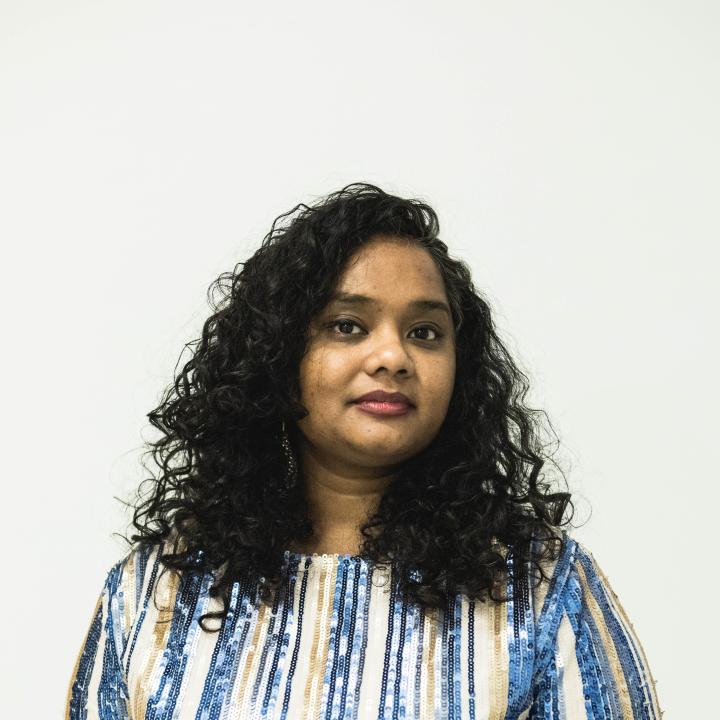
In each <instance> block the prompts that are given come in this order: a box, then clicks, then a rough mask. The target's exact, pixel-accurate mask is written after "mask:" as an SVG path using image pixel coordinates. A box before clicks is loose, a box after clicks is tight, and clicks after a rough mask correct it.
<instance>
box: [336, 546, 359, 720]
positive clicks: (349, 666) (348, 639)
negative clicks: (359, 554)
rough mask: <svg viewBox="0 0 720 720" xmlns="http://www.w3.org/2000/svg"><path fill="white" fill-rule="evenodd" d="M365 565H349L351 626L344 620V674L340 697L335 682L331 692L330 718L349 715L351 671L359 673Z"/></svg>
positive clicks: (347, 614) (346, 600) (341, 662)
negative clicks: (361, 601) (361, 605)
mask: <svg viewBox="0 0 720 720" xmlns="http://www.w3.org/2000/svg"><path fill="white" fill-rule="evenodd" d="M362 568H363V563H362V562H361V561H360V560H357V559H354V560H353V561H352V562H351V564H350V565H349V570H350V577H349V582H350V590H349V591H346V592H345V593H344V595H343V602H344V608H343V618H349V624H347V623H346V621H345V620H343V628H344V627H345V626H346V625H347V631H345V630H344V629H343V635H342V638H343V639H342V640H341V646H340V651H341V656H340V660H339V664H338V673H342V680H341V682H340V686H341V689H340V696H339V697H334V696H333V694H332V693H334V692H335V689H334V688H335V683H334V682H333V690H332V692H331V696H330V698H331V704H330V705H329V708H328V709H329V710H331V711H332V713H331V715H330V717H332V718H335V717H345V716H346V715H347V713H348V707H347V703H348V687H349V684H350V677H351V670H353V671H355V672H357V669H358V663H357V656H358V653H357V649H356V646H357V643H358V642H362V637H363V630H364V627H363V621H362V618H360V622H361V627H360V628H359V629H358V628H357V627H356V624H357V621H358V603H359V602H360V593H361V591H363V592H364V587H361V583H362V581H363V573H362ZM353 705H354V703H353V699H352V695H351V696H350V712H351V713H352V712H353V710H354V707H353Z"/></svg>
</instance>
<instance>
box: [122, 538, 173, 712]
mask: <svg viewBox="0 0 720 720" xmlns="http://www.w3.org/2000/svg"><path fill="white" fill-rule="evenodd" d="M158 552H160V551H159V550H158ZM161 571H162V570H161V569H160V568H159V569H158V577H159V573H160V572H161ZM164 577H165V578H167V582H166V584H165V585H164V586H163V588H162V592H158V593H157V595H158V597H157V605H158V607H159V608H160V610H159V611H158V615H157V619H156V621H155V625H154V627H153V629H152V641H151V643H150V647H148V648H147V649H146V650H145V652H144V654H143V656H142V657H141V658H140V662H139V666H140V667H139V669H138V673H137V680H136V682H135V692H134V693H132V697H133V702H132V711H133V717H136V718H144V717H145V708H146V707H147V703H148V700H149V696H150V693H151V692H152V688H153V687H154V685H155V684H156V683H155V680H156V679H157V674H158V673H159V672H161V671H162V668H161V667H160V660H161V659H162V654H163V650H164V649H165V648H166V647H167V644H168V636H169V635H170V628H171V627H172V617H173V610H174V608H175V602H176V599H177V593H178V589H179V587H180V578H179V577H178V575H177V573H176V572H175V571H174V570H171V569H168V570H166V571H165V575H164ZM156 590H158V583H156V587H154V588H152V589H151V591H152V593H153V594H154V593H155V592H156ZM154 602H155V599H154V597H153V596H151V597H150V598H149V600H148V610H150V608H154Z"/></svg>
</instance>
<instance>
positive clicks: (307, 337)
mask: <svg viewBox="0 0 720 720" xmlns="http://www.w3.org/2000/svg"><path fill="white" fill-rule="evenodd" d="M298 210H300V212H299V213H297V214H296V215H295V216H294V217H292V218H291V219H290V220H289V221H288V222H286V223H285V224H283V225H282V226H280V227H278V228H276V224H277V221H276V222H275V223H273V226H272V229H271V231H270V233H269V234H268V235H267V236H266V238H265V239H264V241H263V243H262V246H261V247H260V249H259V250H258V251H257V252H256V253H255V254H254V255H253V256H252V257H251V258H250V259H249V260H248V261H246V262H245V263H242V265H243V267H242V268H241V269H239V270H238V269H237V268H236V271H235V272H232V273H226V274H223V275H221V277H220V278H219V279H218V281H217V286H218V287H219V288H220V289H221V290H222V291H223V296H222V300H221V302H219V303H213V310H214V314H213V315H212V316H211V317H210V318H209V319H208V320H207V322H206V323H205V325H204V327H203V331H202V338H201V339H200V340H199V344H198V347H197V348H196V349H195V352H194V354H193V357H192V359H191V360H190V361H188V362H187V363H186V364H185V366H184V367H183V370H182V372H181V374H180V375H179V376H178V377H177V379H176V380H175V382H174V383H173V385H172V386H171V387H170V389H169V390H168V392H167V393H166V395H165V397H164V398H163V401H162V403H161V405H160V406H159V407H158V408H156V409H155V410H154V411H153V412H151V413H150V414H149V418H150V420H151V422H152V424H153V425H154V427H156V428H157V429H158V430H160V431H161V437H160V439H158V440H157V441H156V442H155V443H153V444H151V450H150V452H151V453H152V456H153V459H154V460H155V461H156V463H157V466H158V468H159V472H158V473H156V474H155V475H154V476H153V477H152V478H150V479H149V480H146V481H145V483H150V493H149V495H148V496H147V497H145V498H144V499H142V497H141V494H139V495H138V504H137V505H136V507H135V512H134V517H133V524H134V526H135V528H136V529H137V530H138V534H135V535H133V536H132V541H128V542H129V543H130V545H131V547H130V550H129V552H128V553H127V555H126V556H125V557H124V558H123V559H122V560H120V561H119V562H118V563H117V564H116V565H115V566H114V567H113V568H111V569H110V571H109V573H108V575H107V578H106V581H105V585H104V587H103V590H102V593H101V594H100V596H99V598H98V601H97V606H96V609H95V613H94V616H93V619H92V621H91V625H90V628H89V630H88V633H87V636H86V638H85V641H84V643H83V646H82V649H81V652H80V654H79V656H78V660H77V663H76V667H75V669H74V672H73V675H72V680H71V683H70V687H69V693H68V702H67V717H69V718H80V717H100V718H123V717H132V718H135V719H136V720H137V719H139V718H156V719H160V718H242V719H243V720H244V719H246V718H255V717H258V718H259V717H267V718H398V717H405V718H476V719H478V720H480V719H481V718H567V719H569V720H574V719H576V718H620V717H622V718H657V717H659V716H660V715H661V714H662V713H661V711H660V709H659V705H658V700H657V696H656V692H655V688H654V685H655V682H654V680H653V679H652V676H651V673H650V669H649V667H648V664H647V660H646V657H645V655H644V653H643V650H642V648H641V646H640V643H639V641H638V638H637V637H636V635H635V633H634V630H633V627H632V625H631V623H630V622H629V620H628V618H627V616H626V615H625V613H624V611H623V609H622V607H621V605H620V603H619V601H618V598H617V596H616V595H615V593H614V592H613V590H612V589H611V587H610V585H609V583H608V581H607V578H606V577H605V576H604V574H603V573H602V571H601V569H600V568H599V566H598V564H597V563H596V561H595V560H594V558H593V556H592V554H591V553H590V552H589V551H588V549H587V548H585V547H584V546H583V545H582V544H580V543H579V542H577V541H575V540H573V539H572V538H571V537H570V536H569V535H568V534H567V532H566V531H565V530H563V529H562V526H563V525H567V524H569V522H570V517H567V518H566V517H565V515H566V510H567V508H568V506H570V507H572V503H571V501H570V494H569V493H567V492H559V491H556V490H555V491H554V490H553V489H552V486H551V483H550V482H548V481H545V480H543V479H542V476H541V475H540V471H541V469H542V467H543V465H544V464H545V462H546V461H547V460H548V459H549V458H546V457H545V456H544V454H543V445H542V444H541V443H540V439H539V432H538V430H539V425H538V423H537V419H536V416H535V413H536V412H537V411H533V410H530V409H528V408H527V407H525V406H524V405H523V403H522V398H523V397H524V394H525V392H526V390H527V382H526V380H527V378H526V377H525V375H524V374H523V373H522V372H520V371H519V370H518V369H517V367H516V366H515V364H514V363H513V361H512V359H511V358H510V356H509V355H508V352H507V350H506V349H505V348H504V346H503V345H502V343H501V341H500V339H499V338H498V336H497V334H496V332H495V330H494V326H493V321H492V317H491V313H490V308H489V307H488V305H487V303H486V302H485V301H484V300H483V299H482V297H481V295H480V294H479V293H478V292H477V291H476V290H475V288H474V286H473V283H472V280H471V276H470V271H469V269H468V267H467V266H466V265H465V264H464V263H462V262H460V261H457V260H454V259H451V258H450V257H449V255H448V252H447V246H446V245H445V244H444V243H443V242H442V241H441V240H440V239H438V230H439V225H438V220H437V216H436V214H435V213H434V211H433V210H432V209H431V208H430V207H429V206H428V205H426V204H424V203H422V202H419V201H417V200H407V199H402V198H399V197H395V196H393V195H389V194H386V193H385V192H383V191H382V190H381V189H379V188H377V187H375V186H373V185H368V184H362V183H358V184H353V185H349V186H347V187H346V188H343V189H342V190H341V191H339V192H337V193H334V194H331V195H329V196H328V197H327V198H325V199H323V200H322V201H320V202H318V203H316V204H315V205H313V206H306V205H298V206H297V207H296V208H294V209H293V210H292V211H290V213H288V214H286V215H283V216H281V218H278V220H280V219H286V218H288V216H292V215H294V214H295V213H296V211H298ZM145 483H143V484H145ZM167 571H170V572H167Z"/></svg>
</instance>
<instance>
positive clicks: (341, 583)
mask: <svg viewBox="0 0 720 720" xmlns="http://www.w3.org/2000/svg"><path fill="white" fill-rule="evenodd" d="M347 568H348V558H346V557H340V558H338V562H337V567H336V568H335V589H334V592H333V598H332V601H333V609H332V617H331V620H330V637H329V638H328V650H327V657H326V660H325V670H324V673H323V690H322V696H321V700H320V709H319V711H318V715H319V716H320V717H323V716H324V717H325V718H326V720H329V718H330V717H331V716H332V709H333V697H334V694H335V681H336V678H337V673H338V664H342V662H343V658H342V657H341V655H340V652H339V650H340V647H339V646H340V640H341V638H342V636H343V632H344V624H345V606H344V602H343V601H344V599H345V588H346V586H347ZM341 603H342V604H343V607H342V608H341V607H340V605H341Z"/></svg>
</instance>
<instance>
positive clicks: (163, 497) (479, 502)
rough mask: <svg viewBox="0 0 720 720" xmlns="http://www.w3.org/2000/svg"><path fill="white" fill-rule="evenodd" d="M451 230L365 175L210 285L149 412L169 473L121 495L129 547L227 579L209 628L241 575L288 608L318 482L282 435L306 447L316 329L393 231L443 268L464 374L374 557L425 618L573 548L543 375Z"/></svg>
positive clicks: (371, 539) (408, 473)
mask: <svg viewBox="0 0 720 720" xmlns="http://www.w3.org/2000/svg"><path fill="white" fill-rule="evenodd" d="M280 221H283V222H280ZM438 232H439V222H438V218H437V215H436V213H435V212H434V211H433V209H432V208H431V207H430V206H429V205H428V204H426V203H425V202H423V201H421V200H418V199H405V198H401V197H398V196H395V195H392V194H389V193H387V192H384V191H383V190H381V189H380V188H379V187H377V186H375V185H372V184H369V183H352V184H350V185H347V186H346V187H344V188H342V189H341V190H339V191H337V192H334V193H331V194H329V195H328V196H326V197H324V198H321V199H320V200H319V201H317V202H315V203H314V204H312V205H306V204H304V203H300V204H299V205H297V206H296V207H294V208H293V209H292V210H290V211H288V212H286V213H284V214H282V215H280V216H279V217H278V218H277V219H276V220H275V221H274V222H273V224H272V227H271V229H270V232H269V233H268V234H267V235H266V236H265V238H264V239H263V242H262V244H261V247H260V248H259V249H258V250H257V251H256V252H255V253H254V254H253V255H252V257H250V259H249V260H247V261H245V262H240V263H238V265H236V266H235V268H234V270H233V271H232V272H224V273H222V274H221V275H220V276H219V277H218V278H217V279H216V280H215V281H213V283H212V284H211V285H210V288H209V289H208V300H209V302H210V305H211V306H212V309H213V314H212V315H211V316H210V317H209V318H208V319H207V320H206V321H205V322H204V324H203V328H202V337H201V338H199V339H198V340H195V341H193V342H191V343H189V344H188V345H197V347H196V348H195V349H194V351H193V354H192V358H191V359H190V360H189V361H188V362H186V363H185V364H184V366H183V368H182V371H181V372H180V373H179V374H178V373H177V372H176V377H175V378H174V381H173V383H172V384H171V385H170V386H169V387H168V388H167V389H166V390H165V391H164V393H163V397H162V401H161V403H160V405H159V406H158V407H157V408H156V409H154V410H153V411H151V412H150V413H148V415H147V417H148V418H149V420H150V423H151V424H152V425H153V426H154V427H155V428H156V429H157V430H159V431H160V433H161V437H160V438H159V439H158V440H156V441H154V442H149V441H148V442H146V447H147V452H146V453H144V456H143V457H145V456H146V455H148V454H149V455H151V456H152V458H153V460H154V461H155V465H156V467H157V468H158V470H157V471H156V472H154V473H151V477H149V478H146V479H144V480H143V481H142V482H141V483H140V487H139V488H138V491H137V500H136V504H132V503H127V502H124V501H122V500H121V502H123V503H124V504H125V505H126V506H128V505H130V506H132V507H133V508H134V512H133V520H132V524H133V526H134V528H135V529H136V530H138V531H139V534H138V533H136V534H133V535H132V539H131V540H128V539H127V538H126V537H125V536H122V537H123V538H124V540H126V541H127V542H128V543H130V544H131V545H134V544H135V543H137V544H139V545H144V546H148V545H155V544H157V543H162V544H163V547H165V548H167V547H169V546H171V547H172V551H171V552H167V553H164V554H161V557H160V559H161V561H162V564H163V565H164V568H165V569H169V568H171V569H173V570H174V571H175V572H177V573H178V574H179V575H180V577H183V576H185V575H189V574H193V573H198V572H201V573H204V572H206V571H208V570H210V571H212V573H213V581H214V584H213V585H212V587H211V589H210V594H211V596H212V597H218V596H221V597H222V604H223V611H222V612H216V613H207V614H205V615H203V616H202V618H201V622H200V625H201V627H203V629H204V630H206V631H208V632H212V631H214V630H209V629H208V628H206V627H205V626H204V625H203V621H205V620H206V619H207V618H220V619H224V618H225V617H226V615H227V611H228V607H229V598H230V595H231V591H232V586H233V583H234V582H235V581H238V580H240V579H241V578H246V579H247V578H248V577H249V578H252V579H254V581H255V583H256V587H257V593H256V596H255V597H256V602H266V603H268V604H270V603H272V602H274V599H275V597H276V593H277V591H278V588H279V587H280V586H281V584H282V583H283V582H285V581H286V580H287V576H288V575H287V573H288V567H287V566H288V563H287V562H286V560H285V555H284V551H285V549H287V548H288V547H290V545H291V544H293V543H294V542H298V541H300V542H301V541H303V540H305V539H307V538H309V537H311V536H312V530H313V528H312V522H311V520H310V518H309V514H308V506H307V504H306V500H305V495H304V490H303V488H304V483H303V481H302V477H301V481H299V482H297V483H296V484H295V485H294V486H292V487H286V483H285V478H286V474H287V464H286V459H285V456H284V455H283V450H282V447H281V444H280V438H281V435H280V431H281V428H282V427H283V423H284V425H285V426H286V427H287V432H288V435H289V437H290V441H291V446H292V445H294V443H295V442H296V439H297V434H296V433H297V428H296V427H295V426H294V421H296V420H298V419H300V418H302V417H305V416H306V415H307V414H308V413H307V410H306V409H305V408H304V407H303V406H302V405H301V404H300V402H299V401H298V397H300V388H299V365H300V361H301V358H302V357H303V355H304V352H305V349H306V343H307V341H308V328H309V326H310V324H311V321H312V319H313V318H315V317H316V315H317V314H318V313H319V312H320V311H322V310H323V308H324V307H325V306H326V304H327V303H328V301H329V298H330V296H331V294H332V292H333V291H334V288H335V285H336V282H337V280H338V278H339V276H340V274H341V273H342V271H343V269H344V268H345V267H346V264H347V263H348V260H349V259H350V258H351V256H353V254H354V253H356V252H357V251H358V249H359V248H361V247H362V246H363V244H364V243H366V242H368V241H369V240H370V239H371V238H373V237H374V236H378V235H384V236H394V237H398V238H403V239H406V240H410V241H412V242H414V243H417V244H418V245H419V246H421V247H423V248H425V249H426V250H427V252H428V253H429V254H430V255H431V257H432V258H433V260H434V261H435V263H436V265H437V267H438V269H439V271H440V273H441V274H442V277H443V279H444V283H445V290H446V293H447V296H448V299H449V302H450V306H451V310H452V315H453V322H454V325H455V330H456V378H455V386H454V390H453V395H452V398H451V401H450V404H449V407H448V411H447V416H446V418H445V421H444V423H443V425H442V426H441V428H440V430H439V432H438V434H437V436H436V437H435V438H434V440H433V441H432V443H431V444H430V445H429V446H428V447H426V448H425V449H424V450H423V451H422V452H420V453H419V454H418V455H416V456H415V457H413V458H411V459H410V460H409V461H407V462H405V463H404V465H403V467H402V468H401V469H400V470H399V472H398V473H397V476H396V479H395V480H394V481H393V483H392V484H391V485H390V486H389V487H388V488H387V490H386V491H385V493H384V495H383V497H382V499H381V501H380V503H379V507H378V509H377V512H376V513H375V514H374V515H373V516H372V517H371V518H370V519H369V520H368V522H367V523H366V524H365V525H363V527H362V528H361V529H360V532H361V534H362V536H363V538H364V542H363V545H362V549H361V556H362V557H365V558H366V559H368V560H370V561H373V562H375V563H380V564H385V563H391V564H392V567H393V569H394V571H395V572H396V577H397V582H398V585H397V589H398V592H401V593H403V594H406V595H405V596H406V597H407V599H408V600H409V601H410V602H416V603H419V604H420V605H422V606H423V607H425V608H440V607H445V606H446V603H447V600H448V598H449V596H450V594H455V593H465V594H466V595H467V596H468V597H470V598H474V599H477V600H479V601H482V602H485V601H486V600H488V599H489V600H491V601H493V602H504V601H507V599H508V598H507V595H506V592H505V588H506V587H507V585H506V580H507V577H508V573H510V574H511V575H512V576H513V577H515V576H517V577H518V578H520V580H523V578H525V579H527V578H528V577H533V578H535V579H536V580H538V581H539V580H540V579H541V578H542V579H546V580H548V579H549V577H548V574H547V573H546V572H545V571H544V569H543V561H549V562H552V561H554V560H556V559H557V557H558V556H559V553H560V550H561V547H562V542H563V540H562V535H563V533H562V532H559V531H558V530H559V528H560V526H562V525H565V524H568V523H570V520H571V518H572V514H573V513H574V506H573V503H572V501H571V499H570V493H569V492H561V491H560V490H557V489H554V488H553V485H552V483H551V482H550V481H549V480H547V479H546V478H545V475H544V474H542V475H541V470H542V468H543V466H544V465H545V463H546V461H550V462H552V463H553V465H554V466H555V467H556V468H558V469H559V470H560V467H559V465H558V464H557V463H556V462H554V461H553V460H552V457H551V455H549V454H546V448H547V444H543V443H542V441H541V433H540V430H541V424H540V423H539V421H538V418H537V415H538V414H543V415H544V416H545V417H547V415H546V414H545V413H544V412H543V411H539V410H534V409H530V408H528V407H526V406H525V404H524V398H525V395H526V393H527V390H528V388H529V383H528V378H527V376H526V375H525V374H524V373H523V372H522V371H521V370H519V369H518V367H517V365H516V363H515V362H513V360H512V358H511V357H510V354H509V352H508V351H507V349H506V347H505V346H504V345H503V343H502V342H501V340H500V338H499V337H498V334H497V333H496V330H495V327H494V323H493V319H492V315H491V311H490V307H489V305H488V303H487V301H486V300H485V299H484V298H483V297H482V295H481V294H480V293H479V292H478V291H477V290H476V289H475V287H474V285H473V281H472V279H471V273H470V270H469V268H468V266H467V265H466V264H465V263H464V262H462V261H460V260H456V259H452V258H451V257H450V256H449V255H448V248H447V245H446V244H445V243H444V242H443V241H442V240H440V239H439V238H438ZM216 290H219V291H220V295H221V296H220V299H219V300H218V299H216V298H215V291H216ZM188 345H186V347H187V346H188ZM555 437H556V438H557V435H555ZM143 466H145V463H144V461H143ZM146 469H147V468H146ZM299 470H300V475H301V476H302V468H300V469H299ZM560 474H561V475H563V473H562V470H560ZM563 478H564V475H563ZM148 483H149V484H150V486H151V487H150V493H149V494H148V495H147V496H146V497H143V493H142V489H143V488H144V487H145V486H146V484H148ZM116 499H119V498H116ZM568 507H569V508H571V510H572V512H571V513H570V515H569V517H567V518H565V514H566V511H567V510H568ZM166 540H167V541H168V542H167V544H166ZM170 541H172V542H170ZM513 568H514V569H513ZM518 571H521V572H518ZM538 571H539V575H538V574H537V573H538ZM218 629H219V628H218Z"/></svg>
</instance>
